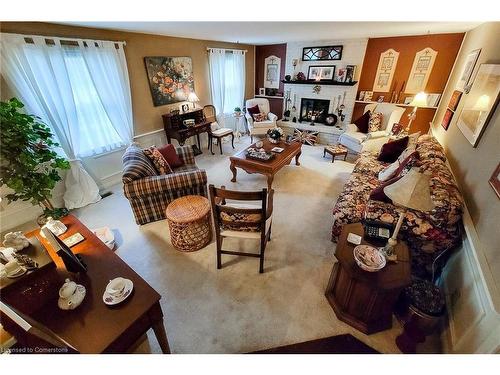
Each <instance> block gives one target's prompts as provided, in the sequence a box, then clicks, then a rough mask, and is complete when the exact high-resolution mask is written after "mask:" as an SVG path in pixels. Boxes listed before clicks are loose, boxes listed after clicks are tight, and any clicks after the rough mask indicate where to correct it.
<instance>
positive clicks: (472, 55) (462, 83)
mask: <svg viewBox="0 0 500 375" xmlns="http://www.w3.org/2000/svg"><path fill="white" fill-rule="evenodd" d="M480 53H481V48H479V49H475V50H473V51H471V52H469V54H468V55H467V58H466V59H465V64H464V69H463V71H462V74H461V75H460V79H459V80H458V83H457V87H456V88H457V90H461V91H464V90H465V87H466V86H467V84H468V83H469V80H470V77H471V76H472V72H473V71H474V66H476V62H477V59H478V58H479V54H480Z"/></svg>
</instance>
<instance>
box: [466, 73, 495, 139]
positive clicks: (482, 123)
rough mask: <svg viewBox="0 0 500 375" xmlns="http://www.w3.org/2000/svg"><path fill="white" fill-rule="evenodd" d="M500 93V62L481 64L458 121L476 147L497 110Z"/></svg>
mask: <svg viewBox="0 0 500 375" xmlns="http://www.w3.org/2000/svg"><path fill="white" fill-rule="evenodd" d="M499 93H500V64H481V66H480V67H479V70H478V72H477V74H476V78H475V79H474V82H473V83H472V86H471V89H470V91H469V92H468V93H467V92H466V96H465V99H464V105H463V108H462V111H461V112H460V116H459V118H458V121H457V125H458V127H459V129H460V130H461V131H462V133H463V135H464V136H465V138H467V140H468V141H469V142H470V143H471V144H472V145H473V146H474V147H476V146H477V144H478V142H479V139H480V138H481V135H482V134H483V132H484V129H485V128H486V126H487V125H488V122H489V121H490V118H491V116H492V115H493V112H494V111H495V109H496V107H497V104H498V99H499Z"/></svg>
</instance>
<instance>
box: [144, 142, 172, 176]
mask: <svg viewBox="0 0 500 375" xmlns="http://www.w3.org/2000/svg"><path fill="white" fill-rule="evenodd" d="M144 154H145V155H146V156H147V157H148V158H149V160H151V162H152V163H153V165H154V166H155V168H156V170H157V171H158V173H159V174H160V175H164V174H170V173H172V168H170V165H168V163H167V160H166V159H165V158H164V157H163V155H162V154H161V152H160V151H158V149H157V148H156V147H154V146H151V147H149V148H147V149H145V150H144Z"/></svg>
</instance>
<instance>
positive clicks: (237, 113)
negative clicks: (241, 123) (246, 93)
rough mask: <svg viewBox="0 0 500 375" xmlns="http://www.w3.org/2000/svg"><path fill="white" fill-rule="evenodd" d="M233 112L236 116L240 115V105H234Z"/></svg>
mask: <svg viewBox="0 0 500 375" xmlns="http://www.w3.org/2000/svg"><path fill="white" fill-rule="evenodd" d="M234 113H235V114H236V116H239V115H241V108H240V107H235V108H234Z"/></svg>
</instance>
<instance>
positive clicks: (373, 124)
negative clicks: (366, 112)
mask: <svg viewBox="0 0 500 375" xmlns="http://www.w3.org/2000/svg"><path fill="white" fill-rule="evenodd" d="M383 118H384V115H383V114H382V113H380V112H373V113H372V114H371V115H370V120H369V121H368V131H369V132H370V133H371V132H377V131H379V130H381V129H382V119H383Z"/></svg>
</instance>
